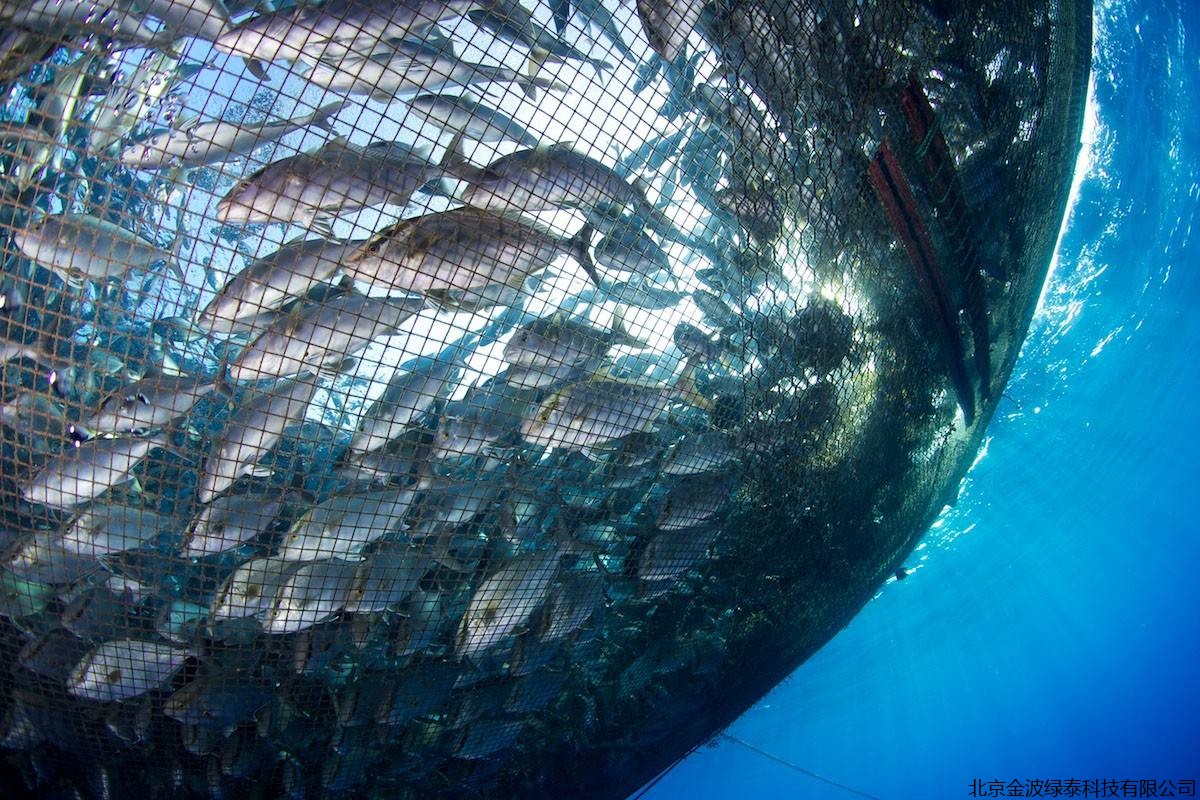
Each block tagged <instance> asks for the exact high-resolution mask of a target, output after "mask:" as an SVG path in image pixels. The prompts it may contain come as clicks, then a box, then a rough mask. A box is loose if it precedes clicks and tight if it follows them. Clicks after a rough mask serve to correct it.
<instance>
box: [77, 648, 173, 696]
mask: <svg viewBox="0 0 1200 800" xmlns="http://www.w3.org/2000/svg"><path fill="white" fill-rule="evenodd" d="M190 655H191V654H190V652H189V651H188V650H184V649H181V648H178V647H175V646H173V645H170V644H162V643H158V642H143V641H138V640H136V639H119V640H117V641H112V642H105V643H104V644H101V645H97V646H96V647H94V648H92V649H91V650H90V651H88V653H87V654H86V655H85V656H84V657H83V658H82V659H80V661H79V663H78V664H77V665H76V666H75V669H73V670H72V671H71V674H70V676H69V677H68V678H67V691H68V692H69V693H70V694H72V695H73V696H75V697H79V698H82V699H85V700H95V701H97V702H101V703H111V702H116V701H118V700H128V699H129V698H131V697H138V696H139V695H143V694H145V693H146V692H150V691H153V690H155V689H160V688H162V687H163V686H164V685H166V683H167V681H169V680H170V679H171V677H172V676H174V675H175V673H176V672H178V671H179V669H180V667H182V666H183V664H184V662H185V661H187V659H188V658H189V657H190Z"/></svg>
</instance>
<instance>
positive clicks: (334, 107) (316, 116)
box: [308, 100, 347, 133]
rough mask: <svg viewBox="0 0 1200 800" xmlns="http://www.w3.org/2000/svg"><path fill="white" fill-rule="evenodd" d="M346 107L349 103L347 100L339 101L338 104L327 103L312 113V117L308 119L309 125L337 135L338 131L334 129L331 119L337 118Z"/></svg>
mask: <svg viewBox="0 0 1200 800" xmlns="http://www.w3.org/2000/svg"><path fill="white" fill-rule="evenodd" d="M346 105H347V101H345V100H339V101H337V102H336V103H327V104H326V105H323V106H321V107H320V108H318V109H317V110H316V111H314V112H313V113H312V116H310V117H309V118H308V124H309V125H312V126H313V127H314V128H320V129H321V130H323V131H329V132H330V133H335V132H336V131H335V130H334V128H333V122H332V121H331V120H330V117H334V116H337V114H338V112H340V111H341V110H342V109H343V108H345V107H346Z"/></svg>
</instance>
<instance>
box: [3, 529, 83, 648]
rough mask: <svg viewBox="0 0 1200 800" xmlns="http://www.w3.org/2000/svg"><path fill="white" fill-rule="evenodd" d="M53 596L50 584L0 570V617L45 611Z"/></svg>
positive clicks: (13, 616) (17, 618) (29, 614)
mask: <svg viewBox="0 0 1200 800" xmlns="http://www.w3.org/2000/svg"><path fill="white" fill-rule="evenodd" d="M6 549H7V548H6ZM53 597H54V590H53V588H52V587H51V586H50V585H49V584H46V583H40V582H38V581H32V580H28V579H26V578H22V577H20V576H18V575H14V574H13V573H12V572H9V571H8V570H0V617H5V618H7V619H10V620H19V619H22V618H23V617H31V616H33V615H34V614H37V613H39V612H41V611H43V610H44V609H45V608H46V606H48V605H49V604H50V601H51V600H52V599H53ZM72 663H74V662H72Z"/></svg>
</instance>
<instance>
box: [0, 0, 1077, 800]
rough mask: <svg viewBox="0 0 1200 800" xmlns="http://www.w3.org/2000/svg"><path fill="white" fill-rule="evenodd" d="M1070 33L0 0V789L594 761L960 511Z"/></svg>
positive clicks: (471, 779) (659, 742)
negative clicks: (1, 783)
mask: <svg viewBox="0 0 1200 800" xmlns="http://www.w3.org/2000/svg"><path fill="white" fill-rule="evenodd" d="M1089 50H1090V7H1089V6H1088V5H1087V4H1084V3H1078V4H1077V3H1073V2H1066V3H1059V2H1049V3H1043V2H1038V1H1037V0H1031V1H1030V2H1027V3H1021V2H1018V3H1016V4H1014V3H1013V2H1011V1H1009V2H1004V3H999V2H976V3H957V2H953V1H952V0H929V1H928V2H910V1H909V0H857V1H856V2H841V1H840V0H816V1H815V2H807V1H806V0H761V1H757V0H756V1H754V2H749V1H747V2H734V1H733V0H719V1H718V2H710V3H696V2H691V0H673V1H669V2H664V3H653V2H649V0H645V1H643V0H638V2H636V3H617V2H615V1H614V0H583V1H582V2H579V1H578V0H576V1H575V2H572V1H571V0H550V2H546V3H543V2H537V3H529V4H523V3H521V2H519V0H400V1H399V2H396V1H395V0H386V1H384V0H327V2H324V3H320V2H307V1H306V0H301V2H295V1H294V0H282V1H280V0H275V2H266V1H265V0H263V1H262V2H254V1H253V0H250V1H245V2H228V4H227V5H225V4H222V2H221V0H0V247H2V248H3V252H2V253H0V257H2V265H3V272H2V275H0V333H2V334H3V337H4V339H3V345H2V346H3V366H2V369H3V372H2V397H0V423H2V425H0V447H2V452H0V458H2V469H0V548H2V550H3V558H2V560H0V713H2V723H0V756H2V763H3V764H4V767H3V769H4V771H5V780H6V786H10V787H12V791H13V792H21V791H24V792H27V793H30V794H36V795H37V796H41V797H51V796H54V797H58V796H63V797H104V798H107V797H131V796H145V797H159V796H170V797H175V798H178V797H214V798H216V797H231V796H247V797H252V796H264V797H277V796H285V797H296V798H309V797H324V796H336V797H350V796H354V797H359V796H361V797H389V798H409V797H412V798H417V797H433V796H438V797H442V796H444V797H484V796H487V797H492V796H522V797H525V796H572V797H582V796H612V797H617V796H622V795H623V794H626V793H628V792H630V791H632V790H634V789H636V788H637V787H638V786H639V785H641V784H642V783H643V782H645V781H646V780H649V779H650V778H652V777H653V776H654V775H655V774H656V773H657V772H658V771H659V770H661V769H663V768H665V767H667V766H669V765H670V764H671V763H672V762H673V761H674V760H675V759H677V758H679V757H681V756H682V755H683V754H685V753H687V752H688V751H689V750H690V749H692V748H694V747H696V746H697V745H698V744H700V743H702V742H704V741H705V740H706V739H708V738H709V737H711V736H712V735H713V734H714V733H715V732H717V731H718V730H720V729H721V728H722V727H723V726H724V725H726V724H728V722H730V721H731V720H732V719H733V718H734V717H735V716H736V715H737V714H738V713H740V712H741V711H742V710H744V709H745V708H746V707H747V706H748V705H749V704H750V703H751V702H753V701H754V700H755V699H757V698H758V697H759V696H761V695H762V694H763V693H764V692H765V691H766V690H767V689H769V688H770V687H771V686H772V685H774V683H776V682H777V681H778V680H780V679H781V678H782V677H783V676H784V675H786V674H787V673H788V672H789V671H790V670H792V669H794V668H795V666H796V665H797V664H799V663H800V662H802V661H803V660H804V659H805V658H806V657H807V656H808V655H810V654H811V653H812V652H814V651H815V650H816V649H817V648H818V647H819V646H820V645H821V644H822V643H824V642H825V641H826V640H827V639H828V638H829V637H830V636H831V635H832V634H833V633H834V632H835V631H836V630H837V629H838V628H839V627H841V626H842V625H844V624H845V623H846V621H847V620H848V619H849V618H850V617H851V616H852V615H853V614H854V613H855V612H856V611H857V610H858V609H859V608H860V607H861V606H862V604H863V603H864V602H865V601H866V600H867V599H868V598H869V596H870V594H871V593H872V592H873V591H875V590H876V589H877V587H878V586H879V584H880V583H881V582H882V581H883V580H885V579H887V578H888V576H890V575H892V574H893V573H896V571H897V569H898V568H900V565H901V563H902V559H903V557H904V556H905V555H906V554H907V553H908V552H909V550H910V549H911V547H912V546H913V544H914V543H915V541H916V538H917V537H918V536H919V535H920V534H921V532H922V531H923V530H924V529H925V528H926V527H927V526H928V525H929V523H930V521H931V520H932V519H933V516H934V514H936V513H937V511H938V510H939V509H941V508H942V507H943V505H944V504H946V503H947V502H952V501H953V497H954V494H955V492H956V490H957V485H958V482H959V480H960V478H961V476H962V474H963V473H964V472H965V470H966V468H967V466H968V465H969V463H970V461H971V460H972V459H973V458H974V456H975V454H976V452H977V450H978V447H979V443H980V441H981V436H982V430H983V427H984V424H985V423H986V421H987V419H988V418H989V417H990V415H991V414H992V412H993V410H994V409H995V407H996V403H997V402H998V399H999V395H1000V392H1001V390H1002V388H1003V386H1004V382H1005V380H1006V379H1007V376H1008V375H1009V373H1010V371H1011V369H1012V365H1013V362H1014V359H1015V357H1016V353H1017V349H1018V347H1019V345H1020V342H1021V340H1022V338H1023V336H1024V334H1025V330H1026V328H1027V325H1028V321H1029V318H1030V315H1031V313H1032V309H1033V304H1034V302H1035V301H1036V298H1037V293H1038V289H1039V288H1040V285H1041V282H1042V280H1043V278H1044V276H1045V272H1046V268H1047V265H1048V263H1049V258H1050V253H1051V249H1052V247H1053V244H1054V239H1055V235H1056V233H1057V229H1058V224H1059V220H1060V219H1061V215H1062V211H1063V208H1064V206H1065V201H1066V189H1067V185H1068V183H1069V179H1070V169H1071V165H1072V163H1073V159H1074V154H1075V151H1076V147H1077V143H1078V136H1079V130H1080V125H1081V119H1082V104H1083V96H1084V90H1085V85H1086V76H1087V65H1088V58H1089ZM897 574H898V575H899V576H900V577H902V576H903V571H902V570H901V571H900V572H899V573H897ZM20 787H24V789H20ZM14 796H16V795H14Z"/></svg>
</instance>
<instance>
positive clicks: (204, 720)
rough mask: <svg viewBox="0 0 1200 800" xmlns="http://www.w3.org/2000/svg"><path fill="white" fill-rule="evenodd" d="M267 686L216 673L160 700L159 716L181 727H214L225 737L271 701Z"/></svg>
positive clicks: (201, 678)
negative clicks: (160, 711)
mask: <svg viewBox="0 0 1200 800" xmlns="http://www.w3.org/2000/svg"><path fill="white" fill-rule="evenodd" d="M231 678H232V679H231ZM274 697H275V696H274V694H273V693H272V692H271V691H270V689H269V688H268V687H267V686H264V685H259V684H254V683H243V682H242V681H241V680H239V678H238V677H234V676H229V675H224V674H216V675H209V676H205V677H200V678H197V679H196V680H194V681H192V682H191V683H189V684H187V685H186V686H183V687H182V688H180V689H177V690H175V692H173V693H172V694H171V696H170V697H168V698H167V699H166V700H164V701H163V709H162V711H163V714H165V715H166V716H168V717H170V718H171V719H173V720H175V721H177V722H180V723H183V724H184V725H198V726H201V727H208V728H216V729H218V730H220V731H222V732H223V733H224V734H225V735H229V734H231V733H232V732H233V730H234V729H235V728H236V727H237V726H238V725H240V724H241V723H243V722H246V721H247V720H249V719H251V718H253V717H254V715H255V713H257V712H258V711H259V710H261V709H263V708H265V707H266V706H267V705H269V704H270V703H271V702H272V701H273V700H274Z"/></svg>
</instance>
